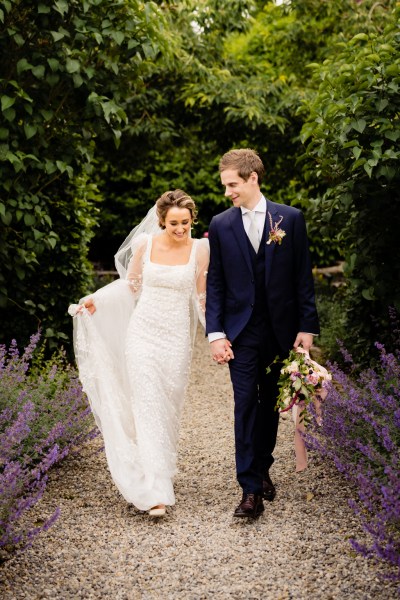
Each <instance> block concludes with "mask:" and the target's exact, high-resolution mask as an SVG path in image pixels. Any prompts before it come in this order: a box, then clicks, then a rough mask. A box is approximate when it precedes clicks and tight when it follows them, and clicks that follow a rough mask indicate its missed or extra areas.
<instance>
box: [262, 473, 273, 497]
mask: <svg viewBox="0 0 400 600" xmlns="http://www.w3.org/2000/svg"><path fill="white" fill-rule="evenodd" d="M275 496H276V489H275V486H274V484H273V483H272V481H271V477H270V476H269V473H268V471H267V472H266V473H264V478H263V498H264V500H268V501H269V502H272V500H273V499H274V498H275Z"/></svg>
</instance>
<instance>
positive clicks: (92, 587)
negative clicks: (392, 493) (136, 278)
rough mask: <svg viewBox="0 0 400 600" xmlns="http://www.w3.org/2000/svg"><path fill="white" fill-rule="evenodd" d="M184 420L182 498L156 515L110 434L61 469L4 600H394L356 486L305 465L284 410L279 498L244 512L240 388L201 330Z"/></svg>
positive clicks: (3, 584)
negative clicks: (126, 488)
mask: <svg viewBox="0 0 400 600" xmlns="http://www.w3.org/2000/svg"><path fill="white" fill-rule="evenodd" d="M194 365H195V366H194V367H193V369H192V377H191V382H190V387H189V392H188V397H187V402H186V407H185V412H184V417H183V422H182V431H181V443H180V454H179V457H180V458H179V474H178V476H177V478H176V485H175V489H176V496H177V504H176V506H175V507H173V508H170V509H169V511H168V515H167V517H166V518H164V519H162V520H158V521H157V520H153V519H151V518H149V517H148V516H147V515H145V514H141V513H139V512H137V511H135V510H134V509H133V508H132V507H130V506H128V505H127V504H126V503H125V501H124V500H123V498H122V497H121V496H120V495H119V493H118V492H117V490H116V489H115V488H114V486H113V484H112V482H111V480H110V478H109V475H108V471H107V468H106V462H105V457H104V454H103V453H98V452H97V449H98V448H100V447H101V441H100V439H98V440H95V441H93V442H91V444H90V445H89V446H88V447H87V448H86V449H85V450H84V452H83V453H82V454H81V455H80V456H78V457H76V458H70V459H68V460H67V461H66V462H65V463H64V464H63V465H62V466H61V467H59V468H58V469H55V470H54V471H53V475H52V480H51V483H50V485H49V486H48V489H47V492H46V495H45V497H44V499H43V500H42V501H41V503H40V505H39V506H38V507H36V508H35V509H34V510H35V514H36V516H37V518H38V519H40V517H41V516H42V517H43V516H45V515H48V514H50V512H51V511H52V510H53V509H54V507H55V506H57V505H59V506H60V507H61V511H62V514H61V517H60V518H59V520H58V522H57V523H56V524H55V525H54V526H53V527H52V528H51V529H50V530H49V531H48V532H46V533H44V534H42V535H41V536H40V537H38V539H37V540H36V541H35V542H34V545H33V546H32V547H31V548H30V549H29V550H27V551H26V552H24V553H22V554H20V555H19V556H16V557H14V558H13V559H12V560H10V561H8V562H7V563H5V564H4V565H3V566H2V567H1V568H0V578H1V581H0V597H1V598H3V599H4V600H11V599H13V600H14V599H15V600H22V599H36V598H57V599H63V600H70V599H74V600H75V599H76V598H85V599H88V600H89V599H103V598H104V599H109V598H110V599H115V600H136V599H149V600H153V599H154V600H158V599H160V600H164V599H165V600H166V599H173V600H175V599H177V600H178V599H185V600H200V599H209V598H210V599H212V600H229V599H232V600H242V599H244V598H246V599H253V600H259V599H266V600H270V599H271V600H283V599H296V600H297V599H299V600H301V599H307V600H314V599H318V600H319V599H323V600H330V599H340V600H347V599H349V600H350V599H351V600H354V599H356V600H358V599H369V598H371V599H374V600H389V599H394V598H397V597H398V596H397V586H396V585H395V584H394V583H391V582H388V581H385V580H382V579H381V578H380V577H379V569H378V568H377V567H375V566H374V565H373V564H372V563H371V562H368V561H367V560H366V559H364V558H362V557H360V556H359V555H356V554H355V553H354V552H353V551H352V549H351V546H350V544H349V542H348V538H350V537H352V536H354V535H356V536H359V535H360V533H361V531H360V526H359V523H358V522H357V519H356V518H355V517H354V516H353V513H352V511H351V510H350V509H349V508H348V506H347V500H346V498H347V497H348V495H349V491H348V489H347V487H346V485H345V484H344V482H343V480H342V479H341V478H340V477H339V476H338V474H337V473H335V472H334V471H333V470H332V471H330V472H328V471H327V468H326V466H324V465H323V464H322V463H321V462H320V461H319V460H318V458H317V457H311V462H310V467H309V468H308V469H307V470H306V471H304V472H303V473H301V474H296V473H295V472H294V451H293V443H292V437H293V426H292V423H291V421H290V420H289V419H282V420H281V424H280V429H279V439H278V447H277V451H276V462H275V464H274V466H273V468H272V469H271V475H272V478H273V480H274V481H275V483H276V486H277V497H276V499H275V501H274V502H273V503H265V504H266V506H265V508H266V510H265V512H264V514H263V515H262V516H261V517H260V518H259V519H258V520H256V521H254V522H243V521H239V522H237V521H236V520H234V519H233V518H232V512H233V509H234V508H235V506H236V504H237V503H238V501H239V499H240V490H239V487H238V485H237V483H236V480H235V470H234V452H233V422H232V393H231V386H230V381H229V373H228V368H227V367H219V366H217V365H215V364H213V363H212V361H211V359H210V357H209V354H208V347H207V343H206V341H205V340H204V338H203V337H202V336H201V335H199V336H198V338H197V343H196V348H195V356H194Z"/></svg>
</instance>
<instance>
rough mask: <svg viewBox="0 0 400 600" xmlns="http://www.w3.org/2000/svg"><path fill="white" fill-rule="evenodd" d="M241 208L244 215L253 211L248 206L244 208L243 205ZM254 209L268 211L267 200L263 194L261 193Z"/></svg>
mask: <svg viewBox="0 0 400 600" xmlns="http://www.w3.org/2000/svg"><path fill="white" fill-rule="evenodd" d="M240 210H241V211H242V215H244V214H245V213H248V212H251V211H250V210H249V209H248V208H244V206H241V207H240ZM253 211H254V212H260V213H264V214H265V213H266V212H267V201H266V199H265V197H264V196H263V195H262V194H261V198H260V201H259V203H258V204H257V205H256V206H255V207H254V208H253Z"/></svg>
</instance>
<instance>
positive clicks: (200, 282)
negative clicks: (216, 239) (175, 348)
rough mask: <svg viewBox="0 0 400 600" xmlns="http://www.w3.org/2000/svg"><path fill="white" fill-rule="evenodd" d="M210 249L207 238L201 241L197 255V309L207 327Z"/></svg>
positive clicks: (201, 320)
mask: <svg viewBox="0 0 400 600" xmlns="http://www.w3.org/2000/svg"><path fill="white" fill-rule="evenodd" d="M209 262H210V248H209V244H208V240H207V239H206V238H204V239H202V240H199V244H198V248H197V253H196V300H197V302H196V307H197V313H198V317H199V320H200V323H201V324H202V325H203V327H205V322H206V284H207V271H208V263H209Z"/></svg>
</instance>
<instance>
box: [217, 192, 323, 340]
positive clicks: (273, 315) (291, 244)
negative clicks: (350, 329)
mask: <svg viewBox="0 0 400 600" xmlns="http://www.w3.org/2000/svg"><path fill="white" fill-rule="evenodd" d="M268 213H269V214H270V215H271V218H272V222H273V224H275V223H276V222H278V221H279V220H280V218H281V217H283V219H282V221H281V223H280V225H279V227H280V229H283V230H284V231H285V233H286V235H285V237H284V238H283V239H282V243H281V244H280V245H279V244H278V243H274V242H271V243H270V244H266V246H265V298H266V311H267V313H268V315H269V319H270V322H271V326H272V329H273V332H274V334H275V337H276V339H277V341H278V343H279V346H280V349H281V350H282V351H288V350H289V349H290V348H292V346H293V343H294V341H295V338H296V335H297V333H298V332H300V331H302V332H306V333H314V334H318V333H319V324H318V316H317V312H316V308H315V298H314V283H313V277H312V270H311V263H310V255H309V250H308V240H307V233H306V226H305V222H304V217H303V215H302V213H301V212H300V211H299V210H298V209H296V208H293V207H291V206H286V205H284V204H276V203H275V202H271V201H270V200H267V215H266V225H265V226H266V236H265V240H266V241H268V237H269V236H268V234H269V230H270V219H269V214H268ZM208 237H209V242H210V251H211V259H210V265H209V269H208V277H207V302H206V333H207V334H208V333H212V332H217V331H219V332H225V334H226V336H227V338H228V339H229V340H230V341H231V342H233V341H234V340H235V338H236V337H237V336H238V335H239V333H241V331H243V329H244V328H245V327H246V324H247V323H248V321H249V319H250V316H251V314H252V310H253V305H254V301H255V282H254V275H253V269H252V260H251V256H250V249H249V244H248V240H247V235H246V232H245V230H244V226H243V219H242V212H241V210H240V208H235V207H232V208H229V209H228V210H226V211H224V212H223V213H221V214H219V215H216V216H215V217H213V219H212V221H211V223H210V227H209V236H208ZM264 243H266V242H264ZM277 350H278V349H277Z"/></svg>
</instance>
